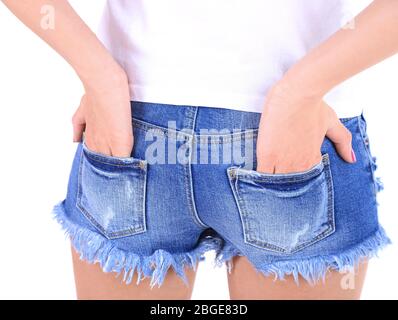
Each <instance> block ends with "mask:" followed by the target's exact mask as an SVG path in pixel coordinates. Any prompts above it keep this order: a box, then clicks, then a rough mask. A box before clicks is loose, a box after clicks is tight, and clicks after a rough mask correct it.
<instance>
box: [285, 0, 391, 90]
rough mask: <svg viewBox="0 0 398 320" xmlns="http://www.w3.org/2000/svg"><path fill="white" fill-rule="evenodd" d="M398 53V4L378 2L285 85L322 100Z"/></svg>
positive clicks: (288, 75) (288, 77) (299, 66)
mask: <svg viewBox="0 0 398 320" xmlns="http://www.w3.org/2000/svg"><path fill="white" fill-rule="evenodd" d="M397 52H398V1H397V0H375V1H373V2H372V3H371V4H370V5H369V6H368V7H367V8H366V9H365V10H363V11H362V12H361V13H360V14H359V15H358V16H357V17H356V18H355V24H354V27H353V28H352V29H351V28H342V29H340V30H339V31H337V32H336V33H335V34H334V35H333V36H331V37H330V38H329V39H328V40H326V41H325V42H323V43H322V44H320V45H319V46H317V47H316V48H314V49H312V50H311V51H310V52H309V53H308V54H307V55H306V56H305V57H303V58H302V59H301V60H300V61H298V62H297V63H296V64H295V65H294V66H293V67H292V68H291V69H290V70H289V71H288V72H287V73H286V74H285V76H284V79H283V80H282V82H283V83H285V84H288V87H289V86H291V87H294V88H297V89H298V91H300V92H302V93H303V94H304V95H307V96H309V97H322V96H323V95H325V94H326V93H327V92H328V91H330V90H331V89H332V88H333V87H335V86H336V85H338V84H339V83H341V82H343V81H345V80H347V79H348V78H350V77H351V76H354V75H355V74H357V73H359V72H361V71H362V70H365V69H367V68H368V67H370V66H372V65H374V64H377V63H378V62H380V61H382V60H384V59H386V58H388V57H390V56H392V55H393V54H395V53H397Z"/></svg>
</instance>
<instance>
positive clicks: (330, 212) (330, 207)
mask: <svg viewBox="0 0 398 320" xmlns="http://www.w3.org/2000/svg"><path fill="white" fill-rule="evenodd" d="M326 155H327V154H326ZM325 159H326V160H328V159H329V158H328V157H325ZM229 170H233V168H230V169H229ZM323 171H324V173H325V181H326V186H327V196H328V204H327V219H328V227H327V229H325V230H324V231H323V232H322V233H320V234H319V235H317V236H316V237H314V238H313V239H311V240H309V241H307V242H304V243H302V244H300V245H298V246H296V247H295V249H294V250H292V251H289V252H287V251H286V250H285V249H283V248H281V247H279V246H277V245H273V244H270V243H266V242H263V241H259V240H256V239H253V238H252V237H251V236H250V229H251V228H250V225H249V224H248V223H247V219H246V217H249V213H248V210H247V208H246V206H245V202H244V201H243V199H242V197H241V196H240V192H239V188H238V179H239V176H235V177H234V179H236V181H235V182H236V186H235V189H236V190H234V188H233V187H232V180H231V179H232V178H231V176H230V175H229V180H230V185H231V188H232V190H233V193H234V197H235V200H236V202H237V207H238V211H239V214H240V216H241V222H242V226H243V234H244V241H245V243H247V244H249V245H252V246H255V247H258V248H260V249H266V250H271V251H276V252H279V253H283V254H293V253H296V252H297V251H299V250H301V249H303V248H305V247H308V246H310V245H313V244H314V243H316V242H318V241H320V240H322V239H324V238H326V237H327V236H329V235H331V234H332V233H334V231H335V230H336V227H335V219H334V192H333V182H332V176H331V173H330V164H329V162H328V161H326V162H325V163H324V166H323Z"/></svg>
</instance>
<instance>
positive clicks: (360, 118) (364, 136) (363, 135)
mask: <svg viewBox="0 0 398 320" xmlns="http://www.w3.org/2000/svg"><path fill="white" fill-rule="evenodd" d="M357 119H358V121H357V126H358V129H359V132H360V135H361V142H362V144H363V147H364V148H365V152H366V155H367V157H368V164H367V167H368V169H369V171H370V173H371V175H372V182H373V194H374V196H375V197H376V196H377V186H376V183H377V182H376V174H375V172H374V170H373V166H372V164H373V157H372V154H371V152H370V147H369V137H368V134H367V133H366V120H365V118H364V116H363V113H362V114H361V115H360V116H358V117H357ZM361 121H363V122H362V123H361ZM365 139H368V144H366V143H365Z"/></svg>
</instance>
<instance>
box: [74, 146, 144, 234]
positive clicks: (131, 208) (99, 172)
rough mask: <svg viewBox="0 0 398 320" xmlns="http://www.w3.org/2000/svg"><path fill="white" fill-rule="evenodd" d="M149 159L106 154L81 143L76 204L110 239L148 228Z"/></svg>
mask: <svg viewBox="0 0 398 320" xmlns="http://www.w3.org/2000/svg"><path fill="white" fill-rule="evenodd" d="M146 176H147V162H146V160H141V159H136V158H132V157H129V158H119V157H113V156H106V155H103V154H100V153H97V152H94V151H91V150H89V149H88V148H87V146H86V144H85V143H84V142H83V143H82V155H81V159H80V167H79V182H78V183H79V186H78V194H77V203H76V205H77V207H78V208H79V209H80V211H81V212H82V213H83V215H84V216H85V217H86V218H87V219H88V220H89V221H90V222H91V223H92V224H93V225H94V226H95V227H96V228H97V229H98V230H99V231H100V232H101V233H102V234H103V235H104V236H106V237H107V238H108V239H116V238H121V237H125V236H131V235H134V234H138V233H141V232H144V231H146V222H145V189H146Z"/></svg>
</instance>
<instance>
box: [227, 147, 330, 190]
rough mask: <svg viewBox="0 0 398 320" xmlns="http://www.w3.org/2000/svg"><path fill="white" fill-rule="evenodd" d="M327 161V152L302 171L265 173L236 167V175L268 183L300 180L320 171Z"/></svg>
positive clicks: (315, 174)
mask: <svg viewBox="0 0 398 320" xmlns="http://www.w3.org/2000/svg"><path fill="white" fill-rule="evenodd" d="M328 161H329V155H328V154H327V153H325V154H323V155H322V159H321V161H320V162H319V163H318V164H316V165H315V166H314V167H313V168H310V169H309V170H307V171H304V172H297V173H287V174H281V175H278V174H267V173H261V172H258V171H252V170H245V169H242V168H236V169H235V170H236V175H237V176H238V177H242V178H248V179H250V180H251V181H257V182H268V183H291V182H300V181H305V180H308V179H311V178H313V177H315V176H317V175H319V174H321V173H322V171H323V169H324V166H325V165H326V164H327V163H328Z"/></svg>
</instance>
